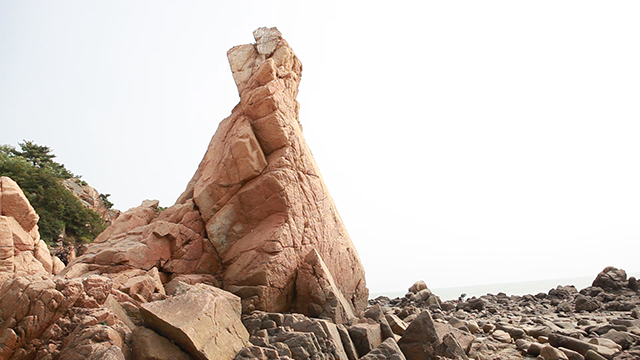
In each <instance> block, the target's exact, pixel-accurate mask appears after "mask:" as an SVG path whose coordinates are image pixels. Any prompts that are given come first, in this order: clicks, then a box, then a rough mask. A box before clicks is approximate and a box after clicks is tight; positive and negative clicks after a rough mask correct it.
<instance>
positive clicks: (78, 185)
mask: <svg viewBox="0 0 640 360" xmlns="http://www.w3.org/2000/svg"><path fill="white" fill-rule="evenodd" d="M62 185H63V186H64V187H65V188H66V189H67V190H69V191H71V193H72V194H73V195H74V196H75V197H76V198H78V200H80V203H82V206H84V207H86V208H88V209H93V210H94V211H95V212H97V213H98V214H100V216H101V217H102V218H103V219H104V220H105V221H106V222H107V225H110V224H111V223H113V221H114V220H115V219H117V218H118V216H120V211H119V210H115V209H109V208H107V206H106V205H105V203H104V200H103V199H102V197H100V192H99V191H98V190H96V189H94V188H92V187H91V186H89V185H87V184H86V183H83V182H82V181H81V180H80V179H78V178H69V179H64V180H62Z"/></svg>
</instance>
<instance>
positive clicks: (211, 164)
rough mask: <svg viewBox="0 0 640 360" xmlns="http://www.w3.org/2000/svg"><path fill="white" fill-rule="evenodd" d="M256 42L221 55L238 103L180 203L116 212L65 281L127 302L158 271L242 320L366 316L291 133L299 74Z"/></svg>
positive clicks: (344, 252) (306, 155)
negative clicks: (256, 313)
mask: <svg viewBox="0 0 640 360" xmlns="http://www.w3.org/2000/svg"><path fill="white" fill-rule="evenodd" d="M254 36H255V38H256V43H255V44H250V45H241V46H236V47H234V48H232V49H231V50H229V53H228V57H229V62H230V64H231V70H232V72H233V77H234V80H235V82H236V84H237V86H238V91H239V93H240V103H239V104H238V105H237V106H236V107H235V108H234V109H233V112H232V113H231V116H229V117H228V118H226V119H224V120H223V121H222V122H221V123H220V125H219V127H218V130H217V131H216V133H215V134H214V135H213V138H212V139H211V143H210V144H209V148H208V149H207V152H206V153H205V155H204V158H203V159H202V162H201V163H200V165H199V167H198V169H197V171H196V173H195V175H194V176H193V178H192V179H191V181H190V182H189V184H188V185H187V189H186V190H185V192H184V193H183V194H182V195H181V196H180V197H179V199H178V201H177V202H176V204H175V205H174V206H172V207H170V208H168V209H166V210H164V211H159V210H158V207H157V206H158V203H157V202H153V201H145V202H143V204H142V205H141V206H140V207H137V208H133V209H130V210H129V211H127V212H125V213H123V214H122V215H121V216H120V217H118V219H117V220H116V221H114V223H113V224H112V225H111V226H110V227H109V228H107V229H106V230H105V231H104V232H103V233H102V234H100V235H99V236H98V237H97V238H96V240H95V242H94V243H93V244H90V246H88V248H87V249H86V251H85V252H84V253H83V254H82V255H81V256H79V257H78V258H76V259H75V260H74V261H73V262H71V263H70V264H69V265H68V266H67V267H66V268H65V270H64V271H63V272H62V275H63V276H65V277H70V278H72V277H79V276H84V275H86V274H90V273H100V274H103V275H105V276H108V277H110V278H112V279H113V280H114V281H115V282H116V283H117V284H118V287H119V288H120V289H121V290H122V291H124V292H125V293H126V292H127V291H129V294H131V290H130V288H129V286H128V285H127V284H128V281H129V278H130V277H132V276H138V275H140V276H142V275H143V274H146V273H147V272H148V271H153V268H157V269H158V272H157V274H158V276H159V278H160V279H163V281H165V282H167V281H169V280H172V279H175V278H177V277H179V278H180V279H190V281H192V282H193V281H195V282H198V281H204V282H207V283H209V284H212V285H217V286H220V287H222V288H224V289H225V290H227V291H230V292H233V293H235V294H236V295H238V296H240V297H241V298H242V306H243V310H244V311H245V312H246V311H251V310H253V309H259V310H265V311H272V312H281V311H295V312H301V313H304V314H307V315H311V316H317V317H327V318H331V319H333V320H334V321H336V322H348V321H350V319H351V318H353V316H357V315H359V314H360V313H362V312H363V311H364V309H365V308H366V306H367V295H368V290H367V287H366V284H365V277H364V269H363V267H362V264H361V263H360V259H359V257H358V254H357V252H356V250H355V248H354V246H353V243H352V242H351V239H350V238H349V235H348V234H347V231H346V229H345V227H344V225H343V224H342V220H341V219H340V216H339V215H338V212H337V211H336V207H335V205H334V203H333V200H332V199H331V196H330V195H329V191H328V190H327V188H326V186H325V185H324V182H323V181H322V177H321V176H320V172H319V171H318V167H317V166H316V163H315V161H314V160H313V157H312V156H311V152H310V151H309V148H308V147H307V144H306V143H305V141H304V138H303V136H302V129H301V127H300V123H299V122H298V102H297V101H296V95H297V93H298V84H299V82H300V74H301V71H302V65H301V64H300V61H299V60H298V58H297V57H296V56H295V54H294V53H293V51H292V50H291V48H290V47H289V45H288V44H287V42H286V41H285V40H283V39H282V37H281V35H280V32H279V31H278V30H277V29H275V28H272V29H267V28H260V29H258V30H256V31H255V32H254ZM141 270H142V272H141ZM143 297H144V296H143ZM153 299H155V297H154V295H153V294H147V296H146V297H145V300H147V301H149V300H153Z"/></svg>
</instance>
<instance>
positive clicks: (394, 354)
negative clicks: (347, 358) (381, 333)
mask: <svg viewBox="0 0 640 360" xmlns="http://www.w3.org/2000/svg"><path fill="white" fill-rule="evenodd" d="M386 359H388V360H406V357H405V356H404V354H403V353H402V350H400V347H399V346H398V344H397V343H396V341H395V340H394V339H393V338H388V339H386V340H385V341H383V342H382V343H381V344H380V346H378V347H377V348H375V349H373V350H371V351H370V352H369V353H368V354H366V355H365V356H363V357H361V358H360V360H386Z"/></svg>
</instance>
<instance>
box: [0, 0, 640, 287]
mask: <svg viewBox="0 0 640 360" xmlns="http://www.w3.org/2000/svg"><path fill="white" fill-rule="evenodd" d="M309 3H311V2H295V1H290V2H289V1H271V2H270V1H264V0H263V1H228V2H225V4H224V5H221V2H213V1H188V2H178V1H157V0H154V1H113V0H111V1H17V0H16V1H11V0H9V1H7V0H4V1H0V125H1V126H0V129H1V130H0V144H9V145H13V146H17V144H18V142H20V141H22V140H23V139H26V140H33V141H35V142H36V143H38V144H41V145H47V146H50V147H51V148H53V149H54V152H55V154H56V155H57V156H58V158H57V160H58V161H59V162H61V163H63V164H65V165H66V166H67V168H69V169H70V170H71V171H73V172H74V173H76V174H80V175H82V177H83V179H84V180H86V181H87V182H88V183H89V184H90V185H92V186H93V187H95V188H97V189H98V190H99V191H100V192H102V193H109V194H111V198H110V199H111V200H112V201H113V202H114V203H115V206H116V207H117V208H119V209H121V210H127V209H128V208H130V207H134V206H137V205H139V204H140V203H141V202H142V200H144V199H159V200H160V203H161V206H170V205H172V204H173V203H174V202H175V200H176V198H177V197H178V196H179V195H180V193H182V191H183V190H184V189H185V187H186V184H187V182H188V181H189V179H190V178H191V176H192V175H193V173H194V172H195V170H196V168H197V165H198V163H199V162H200V160H201V159H202V156H203V155H204V153H205V150H206V148H207V144H208V142H209V140H210V139H211V137H212V136H213V134H214V132H215V131H216V128H217V126H218V124H219V122H220V121H221V120H222V119H224V118H225V117H227V116H228V115H229V114H230V113H231V110H232V109H233V107H234V106H235V105H236V104H237V102H238V100H239V99H238V95H237V90H236V87H235V85H234V82H233V78H232V76H231V72H230V70H229V66H228V62H227V59H226V52H227V50H228V49H229V48H231V47H232V46H235V45H239V44H247V43H252V42H253V36H252V31H253V30H254V29H256V28H258V27H260V26H277V27H278V29H279V30H280V31H281V32H282V33H283V37H284V38H285V39H286V40H287V41H288V42H289V44H290V45H291V46H292V47H293V49H294V51H295V52H296V54H297V55H298V57H299V58H300V60H301V61H302V63H303V67H304V70H303V76H302V83H301V86H300V94H299V97H298V101H299V102H300V104H301V111H300V121H301V123H302V125H303V127H304V134H305V137H306V139H307V142H308V143H309V146H310V148H311V150H312V151H313V154H314V156H315V159H316V161H317V163H318V165H319V167H320V170H321V172H322V175H323V177H324V180H325V182H326V183H327V186H328V188H329V190H330V192H331V194H332V196H333V198H334V200H335V202H336V204H337V206H338V211H339V212H340V214H341V215H342V218H343V220H344V222H345V224H346V226H347V229H348V231H349V233H350V235H351V237H352V239H353V241H354V243H355V244H356V247H357V249H358V252H359V253H360V257H361V258H362V261H363V263H364V266H365V270H366V272H367V282H368V285H369V288H370V290H371V291H372V292H382V291H390V290H403V289H406V288H407V287H409V286H410V285H411V284H412V283H413V282H414V281H416V280H419V279H423V280H425V281H426V282H427V285H428V286H429V287H430V288H439V287H450V286H461V285H471V284H483V283H500V282H511V281H525V280H533V279H547V278H560V277H572V276H581V275H586V276H593V277H595V275H596V274H597V273H598V272H599V271H601V270H602V269H603V268H604V267H605V266H608V265H613V266H616V267H620V268H623V269H625V270H627V271H628V272H629V273H630V274H631V275H635V276H638V275H640V273H638V272H635V271H637V270H640V264H639V263H638V244H639V241H638V240H639V239H640V162H639V160H640V100H639V99H640V65H639V64H640V46H639V44H640V39H639V38H640V21H638V19H639V18H640V3H639V2H637V1H615V2H611V1H609V2H605V1H597V2H596V1H558V0H554V1H535V2H533V1H528V2H524V1H512V0H508V1H438V2H435V1H414V2H403V1H394V2H390V1H387V2H375V1H366V2H365V1H363V2H349V1H338V2H331V1H322V2H315V4H317V5H310V4H309ZM392 3H393V5H391V4H392ZM303 4H304V5H303Z"/></svg>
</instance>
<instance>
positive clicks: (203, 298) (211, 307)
mask: <svg viewBox="0 0 640 360" xmlns="http://www.w3.org/2000/svg"><path fill="white" fill-rule="evenodd" d="M183 286H184V288H183V289H182V290H181V291H180V292H179V293H176V294H174V296H172V297H169V298H167V299H165V300H160V301H154V302H150V303H145V304H142V305H141V308H140V312H141V315H142V317H143V319H144V322H145V326H147V327H149V328H151V329H153V330H155V331H156V332H158V333H159V334H161V335H163V336H165V337H167V338H169V339H172V340H173V341H174V342H175V343H176V344H178V345H179V346H180V347H181V348H182V349H184V350H185V351H186V352H187V353H189V355H191V356H192V357H193V358H194V359H201V360H225V359H233V358H234V357H235V356H236V353H237V352H238V351H239V350H240V349H242V348H243V347H244V346H245V343H246V342H247V341H248V340H249V333H248V332H247V330H246V329H245V327H244V326H243V325H242V321H241V319H240V315H241V312H242V311H241V310H242V309H241V305H240V298H238V297H236V296H235V295H233V294H231V293H228V292H226V291H224V290H221V289H218V288H215V287H212V286H209V285H205V284H196V285H187V284H184V283H183Z"/></svg>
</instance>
